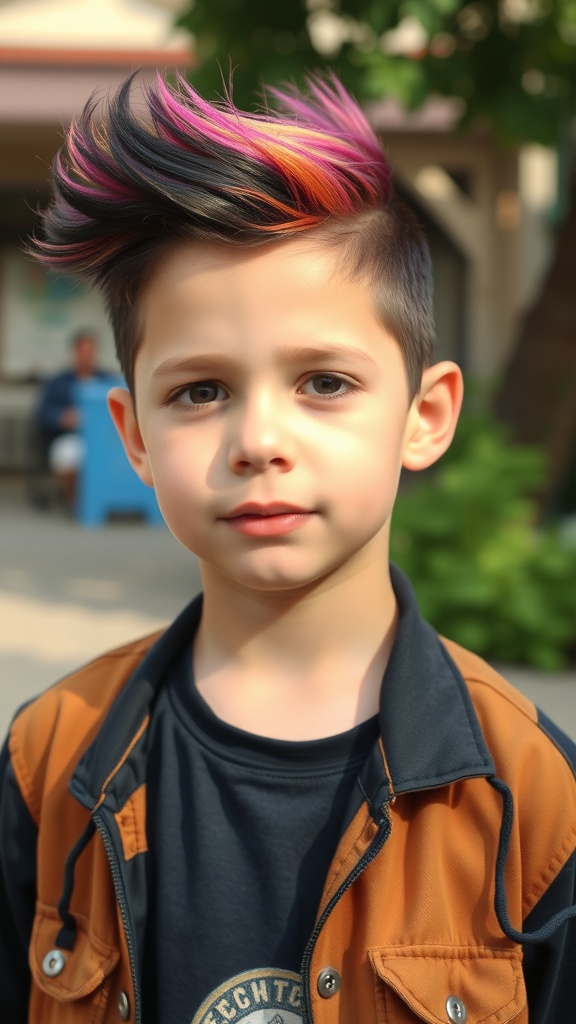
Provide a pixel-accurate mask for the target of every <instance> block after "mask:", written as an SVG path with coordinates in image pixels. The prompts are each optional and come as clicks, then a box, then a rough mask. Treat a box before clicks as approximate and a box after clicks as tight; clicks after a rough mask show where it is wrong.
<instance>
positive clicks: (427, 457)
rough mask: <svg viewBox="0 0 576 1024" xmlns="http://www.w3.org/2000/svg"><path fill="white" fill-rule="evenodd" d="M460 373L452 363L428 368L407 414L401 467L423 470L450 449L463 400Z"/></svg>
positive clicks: (438, 364)
mask: <svg viewBox="0 0 576 1024" xmlns="http://www.w3.org/2000/svg"><path fill="white" fill-rule="evenodd" d="M463 391H464V388H463V382H462V372H461V370H460V368H459V367H458V366H457V365H456V363H452V362H442V363H436V364H435V365H434V366H429V367H427V368H426V369H425V370H424V373H423V374H422V384H421V387H420V391H419V393H418V395H417V396H416V398H415V399H414V401H413V403H412V406H411V408H410V412H409V414H408V427H407V434H406V444H405V447H404V457H403V459H402V465H403V466H404V467H405V468H406V469H410V470H413V471H418V470H420V469H427V468H428V466H431V465H433V463H434V462H436V460H437V459H439V458H440V456H441V455H443V454H444V452H445V451H446V450H447V448H449V447H450V443H451V441H452V438H453V437H454V431H455V430H456V424H457V423H458V416H459V414H460V408H461V406H462V397H463Z"/></svg>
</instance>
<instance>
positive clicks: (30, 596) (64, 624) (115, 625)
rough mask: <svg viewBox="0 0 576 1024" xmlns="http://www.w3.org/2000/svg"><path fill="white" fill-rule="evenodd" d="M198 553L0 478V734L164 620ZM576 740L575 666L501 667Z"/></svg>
mask: <svg viewBox="0 0 576 1024" xmlns="http://www.w3.org/2000/svg"><path fill="white" fill-rule="evenodd" d="M199 588H200V579H199V574H198V567H197V564H196V561H195V559H194V558H193V557H192V556H191V555H190V554H188V552H186V551H185V550H184V549H183V548H182V547H181V546H180V545H179V544H178V543H177V542H176V541H175V540H174V539H173V538H172V537H171V535H170V534H169V532H168V530H166V529H164V528H162V527H153V526H148V525H145V524H143V523H133V522H132V523H128V522H121V523H109V524H107V525H106V526H105V527H102V528H99V529H85V528H83V527H81V526H79V525H78V524H77V523H75V522H74V521H73V520H71V519H68V518H67V517H66V516H65V515H64V514H63V513H62V512H61V511H58V510H54V509H51V510H48V511H46V512H38V511H35V510H34V509H32V508H31V507H30V506H29V504H27V503H26V500H25V496H24V493H23V489H22V487H21V485H19V484H18V483H11V484H9V483H8V482H7V481H2V480H0V732H1V733H2V734H4V732H5V731H6V729H7V727H8V724H9V721H10V718H11V716H12V714H13V713H14V710H15V709H16V708H17V707H18V706H19V705H20V704H22V703H23V702H24V701H26V700H28V699H29V698H30V697H32V696H33V695H34V694H36V693H38V692H39V691H40V690H42V689H44V688H45V687H46V686H49V685H51V684H52V683H53V682H55V681H56V680H57V679H59V678H60V677H61V676H62V675H64V674H65V673H66V672H68V671H70V670H71V669H73V668H76V667H77V666H78V665H81V664H82V663H83V662H85V661H87V660H88V659H90V658H91V657H93V656H94V655H96V654H99V653H101V652H102V651H104V650H106V649H108V648H110V647H114V646H115V645H118V644H121V643H124V642H125V641H127V640H130V639H133V638H136V637H138V636H142V635H143V634H145V633H149V632H151V631H152V630H154V629H156V628H158V626H161V625H163V624H164V623H167V622H169V621H170V619H172V618H173V617H174V615H175V614H176V613H177V612H178V611H179V610H180V609H181V608H182V607H183V606H184V605H185V604H186V603H187V602H188V601H189V600H190V598H191V597H192V596H193V595H194V594H195V593H197V592H198V590H199ZM505 674H506V675H507V677H508V678H509V679H510V681H511V682H513V683H514V685H516V686H518V688H519V689H521V690H523V692H524V693H526V695H527V696H528V697H529V698H530V699H531V700H533V701H534V702H535V703H536V704H537V705H538V706H539V707H541V708H542V710H544V711H545V712H546V713H547V714H548V715H549V716H550V717H551V718H552V719H553V720H554V721H556V722H557V723H558V724H559V725H560V726H561V727H562V728H563V729H564V730H565V731H566V732H567V733H568V734H569V735H570V736H571V737H572V738H573V739H574V740H576V672H575V671H572V672H565V673H560V674H557V675H554V674H545V673H537V672H533V671H528V670H526V669H518V668H508V669H506V670H505Z"/></svg>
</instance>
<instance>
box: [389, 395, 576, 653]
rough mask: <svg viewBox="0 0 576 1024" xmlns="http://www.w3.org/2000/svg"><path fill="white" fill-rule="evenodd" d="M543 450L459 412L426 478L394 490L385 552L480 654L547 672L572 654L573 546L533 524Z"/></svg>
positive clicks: (444, 622) (442, 627)
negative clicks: (448, 444)
mask: <svg viewBox="0 0 576 1024" xmlns="http://www.w3.org/2000/svg"><path fill="white" fill-rule="evenodd" d="M543 476H544V457H543V454H542V452H540V450H539V449H536V448H533V447H531V448H527V447H521V446H519V445H514V444H512V443H511V442H510V441H509V440H508V437H507V434H506V431H505V429H504V428H503V427H502V425H500V424H497V423H495V422H494V421H492V420H490V419H489V418H488V417H487V416H485V415H471V414H468V415H466V416H464V417H463V418H462V419H461V422H460V425H459V428H458V432H457V436H456V438H455V439H454V442H453V445H452V448H451V449H450V451H449V452H448V453H447V454H446V455H445V456H444V457H443V459H442V461H441V462H440V464H439V466H438V469H437V470H436V471H435V472H434V475H433V476H430V477H428V478H425V479H421V480H417V479H416V480H415V482H414V485H413V487H412V488H411V489H410V490H409V492H408V493H402V494H400V495H399V497H398V501H397V504H396V509H395V512H394V522H393V528H392V539H391V557H392V560H393V561H394V562H396V564H397V565H399V566H400V567H401V568H402V569H404V570H405V572H407V574H408V576H409V577H410V579H411V580H412V583H413V584H414V587H415V589H416V593H417V595H418V599H419V602H420V607H421V609H422V612H423V614H424V616H425V617H426V618H427V619H428V620H429V621H430V622H431V623H432V625H433V626H434V627H435V628H436V629H437V630H438V631H439V632H440V633H442V634H443V635H445V636H447V637H449V638H450V639H452V640H455V641H457V642H458V643H460V644H463V645H464V646H465V647H469V648H470V649H471V650H473V651H475V652H476V653H477V654H481V655H482V656H483V657H485V658H489V659H491V660H498V661H506V662H514V663H517V664H525V665H534V666H536V667H538V668H542V669H548V670H554V669H558V668H562V667H563V666H565V665H566V663H567V661H568V660H569V659H570V657H571V656H573V655H574V654H575V653H576V546H574V545H569V544H568V543H567V542H566V540H563V539H562V537H561V535H560V533H559V531H558V530H557V529H556V528H553V527H548V528H545V529H544V528H537V526H536V522H537V513H538V509H537V504H536V502H535V500H534V499H533V498H531V497H530V495H531V494H533V493H534V491H535V490H536V489H537V488H538V486H539V485H540V484H541V483H542V481H543Z"/></svg>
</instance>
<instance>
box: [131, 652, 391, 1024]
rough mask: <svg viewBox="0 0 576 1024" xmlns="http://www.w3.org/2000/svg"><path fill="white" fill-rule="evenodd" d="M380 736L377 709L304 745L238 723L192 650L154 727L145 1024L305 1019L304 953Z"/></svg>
mask: <svg viewBox="0 0 576 1024" xmlns="http://www.w3.org/2000/svg"><path fill="white" fill-rule="evenodd" d="M377 736H378V725H377V719H376V718H374V719H370V720H369V721H368V722H365V723H363V724H362V725H360V726H357V727H356V728H354V729H352V730H350V731H349V732H346V733H342V734H340V735H338V736H333V737H329V738H327V739H320V740H313V741H306V742H290V741H281V740H273V739H269V738H265V737H261V736H256V735H252V734H251V733H249V732H246V731H244V730H242V729H237V728H235V727H234V726H231V725H228V724H227V723H225V722H223V721H222V720H221V719H219V718H217V717H216V715H215V714H214V713H213V712H212V711H211V709H210V708H209V706H208V705H207V704H206V702H205V701H204V700H203V698H202V697H201V696H200V694H199V693H198V691H197V690H196V687H195V684H194V679H193V673H192V653H191V648H190V647H187V648H186V650H185V651H184V652H183V653H182V655H181V657H180V658H179V659H178V661H177V662H175V663H174V665H173V667H172V669H171V671H170V672H169V674H168V676H167V678H166V680H165V683H164V685H163V686H162V688H161V690H160V694H159V697H158V699H157V703H156V706H155V708H154V713H153V716H152V724H151V729H150V746H149V758H150V763H149V770H148V783H147V793H148V807H147V814H148V825H147V830H148V843H149V849H150V874H149V915H148V919H147V941H146V962H145V965H144V1019H145V1021H146V1024H220V1022H224V1021H227V1020H234V1021H235V1022H236V1024H240V1022H241V1020H242V1019H245V1020H246V1021H248V1020H250V1021H253V1020H258V1021H259V1020H260V1017H262V1020H266V1021H269V1020H270V1021H279V1020H282V1021H283V1022H284V1024H298V1022H300V1021H301V1020H302V1013H301V1009H300V1007H301V986H300V978H299V973H298V972H299V970H300V964H301V961H302V956H303V953H304V950H305V948H306V944H307V942H308V940H309V938H310V935H311V933H312V930H313V928H314V923H315V919H316V915H317V911H318V906H319V903H320V899H321V896H322V891H323V887H324V881H325V878H326V875H327V872H328V868H329V866H330V862H331V860H332V857H333V855H334V853H335V850H336V847H337V844H338V840H339V838H340V836H341V834H342V832H343V830H344V828H345V827H346V825H347V824H348V821H347V820H346V819H347V815H348V814H349V813H350V812H349V808H350V804H351V797H352V794H353V791H354V788H355V784H356V777H357V775H358V772H359V770H360V767H361V766H362V764H363V762H364V761H365V759H366V757H367V756H368V753H369V751H370V750H371V749H372V747H373V745H374V743H375V742H376V739H377ZM352 802H353V803H354V802H355V801H352ZM359 802H360V794H358V803H359Z"/></svg>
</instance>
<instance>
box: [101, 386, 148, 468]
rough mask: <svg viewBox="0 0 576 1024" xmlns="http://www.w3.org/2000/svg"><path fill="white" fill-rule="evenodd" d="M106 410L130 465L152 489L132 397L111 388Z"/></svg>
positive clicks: (122, 390) (123, 389)
mask: <svg viewBox="0 0 576 1024" xmlns="http://www.w3.org/2000/svg"><path fill="white" fill-rule="evenodd" d="M108 408H109V410H110V415H111V417H112V419H113V421H114V426H115V427H116V430H117V431H118V433H119V435H120V439H121V441H122V444H123V445H124V450H125V452H126V455H127V456H128V461H129V462H130V465H131V466H132V468H133V469H134V470H135V471H136V473H137V474H138V476H139V477H140V479H141V480H142V482H143V483H145V484H147V485H148V487H153V486H154V481H153V479H152V473H151V472H150V463H149V461H148V453H147V451H146V447H145V445H144V441H143V440H142V434H141V433H140V427H139V426H138V420H137V418H136V411H135V409H134V400H133V398H132V395H131V394H130V392H129V391H127V390H126V388H112V389H111V390H110V391H109V392H108Z"/></svg>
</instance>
